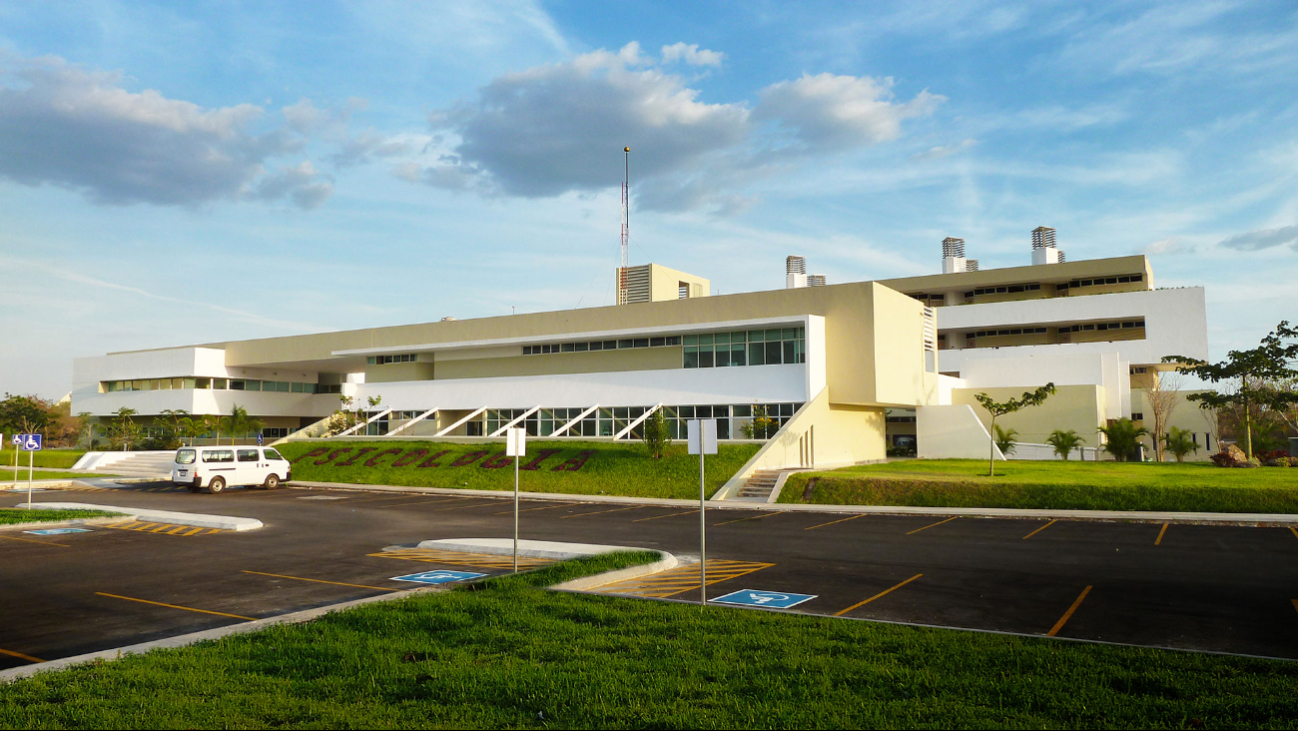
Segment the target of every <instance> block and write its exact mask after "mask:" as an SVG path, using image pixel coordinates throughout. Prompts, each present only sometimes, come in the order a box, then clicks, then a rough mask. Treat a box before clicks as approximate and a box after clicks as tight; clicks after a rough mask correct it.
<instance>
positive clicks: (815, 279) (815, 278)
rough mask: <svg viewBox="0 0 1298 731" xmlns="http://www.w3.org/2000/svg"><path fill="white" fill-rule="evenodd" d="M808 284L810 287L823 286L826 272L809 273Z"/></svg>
mask: <svg viewBox="0 0 1298 731" xmlns="http://www.w3.org/2000/svg"><path fill="white" fill-rule="evenodd" d="M807 286H808V287H823V286H825V275H824V274H808V275H807Z"/></svg>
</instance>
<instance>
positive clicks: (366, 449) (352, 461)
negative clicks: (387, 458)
mask: <svg viewBox="0 0 1298 731" xmlns="http://www.w3.org/2000/svg"><path fill="white" fill-rule="evenodd" d="M376 449H378V447H361V448H360V449H358V450H357V451H356V454H353V455H352V458H351V459H349V460H347V461H346V462H339V463H338V464H336V465H334V466H335V467H351V466H352V465H354V464H356V460H358V459H360V458H361V457H364V456H365V455H367V454H369V453H370V452H373V451H374V450H376Z"/></svg>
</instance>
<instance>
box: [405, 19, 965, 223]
mask: <svg viewBox="0 0 1298 731" xmlns="http://www.w3.org/2000/svg"><path fill="white" fill-rule="evenodd" d="M722 58H723V56H722V55H721V54H719V53H717V52H713V51H708V50H706V49H699V48H698V47H697V45H686V44H684V43H679V44H676V45H674V46H666V47H664V48H663V59H664V61H678V60H679V61H684V62H685V63H687V64H693V65H714V64H716V63H720V61H721V59H722ZM941 100H942V97H940V96H937V95H934V94H929V93H928V92H922V93H920V94H919V95H918V96H916V97H915V98H914V99H912V100H910V101H908V102H896V101H894V100H893V93H892V81H891V80H890V79H884V80H875V79H871V78H867V77H853V76H832V75H830V74H822V75H821V76H814V77H813V76H804V77H803V78H802V79H799V80H796V81H792V82H785V83H781V84H776V85H774V86H771V87H768V88H767V89H766V90H765V91H764V92H762V95H761V101H760V103H759V104H758V106H757V108H756V110H753V109H750V108H749V106H748V105H747V104H746V103H743V102H716V103H713V102H706V101H703V100H702V99H701V98H700V92H699V91H698V90H697V89H694V88H691V87H690V86H689V85H688V83H687V81H686V80H685V79H684V78H682V77H681V76H678V75H675V74H672V73H668V72H665V71H664V70H662V68H661V67H660V66H659V65H657V62H656V61H654V60H653V59H652V58H649V57H646V56H645V55H644V54H643V53H642V52H641V50H640V46H639V44H637V43H629V44H627V45H626V46H625V47H623V48H621V49H620V50H618V51H617V52H611V51H607V50H599V51H594V52H592V53H587V54H583V55H580V56H576V57H574V58H572V59H571V60H569V61H566V62H563V63H557V64H551V65H546V66H538V67H535V68H530V69H527V70H524V71H520V72H517V73H511V74H506V75H504V76H500V77H498V78H496V79H494V80H493V81H492V82H491V83H489V84H488V85H487V86H485V87H484V88H482V89H481V90H480V91H479V93H478V95H477V97H476V98H474V99H471V100H466V101H463V102H461V103H460V104H458V105H456V106H455V107H452V108H450V109H443V110H438V111H436V112H434V113H433V114H432V115H431V117H430V124H431V126H432V128H433V131H434V134H435V135H437V136H438V137H440V138H441V139H442V140H444V146H443V149H442V151H441V152H442V153H444V154H439V155H437V156H436V158H435V159H432V160H425V161H423V162H421V163H418V164H409V163H406V164H402V165H399V166H397V168H396V169H395V172H396V174H397V175H398V176H400V177H402V178H404V179H406V180H411V181H417V182H422V183H426V184H429V185H434V186H439V187H444V188H452V189H457V190H462V189H473V190H477V191H478V192H480V193H483V194H488V195H513V196H523V197H545V196H555V195H561V194H564V193H568V192H589V191H597V190H603V189H606V188H609V187H613V186H616V185H617V184H618V183H619V182H620V179H621V175H620V173H621V170H620V167H621V166H620V165H619V164H618V163H619V162H620V161H619V160H618V159H617V157H618V153H619V152H620V151H621V150H622V148H623V147H624V146H630V147H631V151H632V152H631V155H632V157H631V172H632V176H633V177H634V178H635V180H636V200H637V206H638V207H640V208H649V209H656V210H685V209H690V208H698V207H710V208H712V209H713V210H715V211H734V210H738V209H739V208H742V207H743V206H744V205H747V204H749V203H751V198H749V197H746V196H745V195H744V194H743V189H744V187H745V186H746V185H747V184H748V183H749V182H751V181H752V180H754V179H755V178H757V177H760V176H763V175H769V174H771V173H772V172H774V171H775V170H777V169H778V168H779V167H780V166H782V165H789V164H797V162H798V160H799V159H800V157H799V156H800V155H804V154H822V153H825V152H828V151H829V150H831V149H834V150H837V149H841V148H842V147H844V146H849V147H860V146H864V145H870V144H875V143H878V142H885V141H888V140H893V139H896V138H897V137H899V136H900V135H901V128H902V123H903V121H904V120H906V119H908V118H912V117H917V116H920V115H923V114H927V113H929V112H930V111H931V110H932V109H933V108H934V107H935V106H936V105H937V104H938V103H939V102H940V101H941ZM756 118H760V119H762V120H764V121H767V122H769V123H770V126H766V127H763V126H762V125H758V124H756V123H755V122H754V119H756ZM772 127H776V128H779V129H782V130H784V131H785V134H784V138H782V139H781V141H780V144H778V145H776V146H771V145H770V144H769V142H768V141H769V139H770V135H769V134H768V133H769V131H770V129H771V128H772Z"/></svg>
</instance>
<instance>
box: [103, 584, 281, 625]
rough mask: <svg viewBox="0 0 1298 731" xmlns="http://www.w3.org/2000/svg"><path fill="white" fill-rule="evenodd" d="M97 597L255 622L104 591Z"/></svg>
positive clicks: (250, 619)
mask: <svg viewBox="0 0 1298 731" xmlns="http://www.w3.org/2000/svg"><path fill="white" fill-rule="evenodd" d="M95 594H96V595H97V596H106V597H112V598H113V599H125V600H126V601H128V602H139V603H141V604H152V605H154V606H155V607H168V608H170V609H183V610H185V611H186V612H198V613H200V614H215V615H216V616H218V617H231V618H233V619H242V620H244V621H245V622H255V621H256V620H254V619H253V618H252V617H245V616H243V615H240V614H226V613H225V612H213V611H211V610H209V609H195V608H193V607H182V606H180V605H179V604H167V603H165V602H151V601H149V600H148V599H136V598H135V597H129V596H121V595H119V594H108V593H105V592H102V591H97V592H95Z"/></svg>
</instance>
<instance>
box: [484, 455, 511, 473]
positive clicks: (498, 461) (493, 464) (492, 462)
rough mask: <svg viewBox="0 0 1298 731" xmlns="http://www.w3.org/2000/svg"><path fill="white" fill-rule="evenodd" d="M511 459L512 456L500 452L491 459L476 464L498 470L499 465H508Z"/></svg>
mask: <svg viewBox="0 0 1298 731" xmlns="http://www.w3.org/2000/svg"><path fill="white" fill-rule="evenodd" d="M513 461H514V458H513V457H506V456H505V453H504V452H501V453H500V454H498V455H496V456H495V457H492V458H491V459H484V460H482V464H480V465H478V466H479V467H482V468H485V469H489V470H498V469H500V468H501V467H508V466H509V465H510V463H512V462H513Z"/></svg>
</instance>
